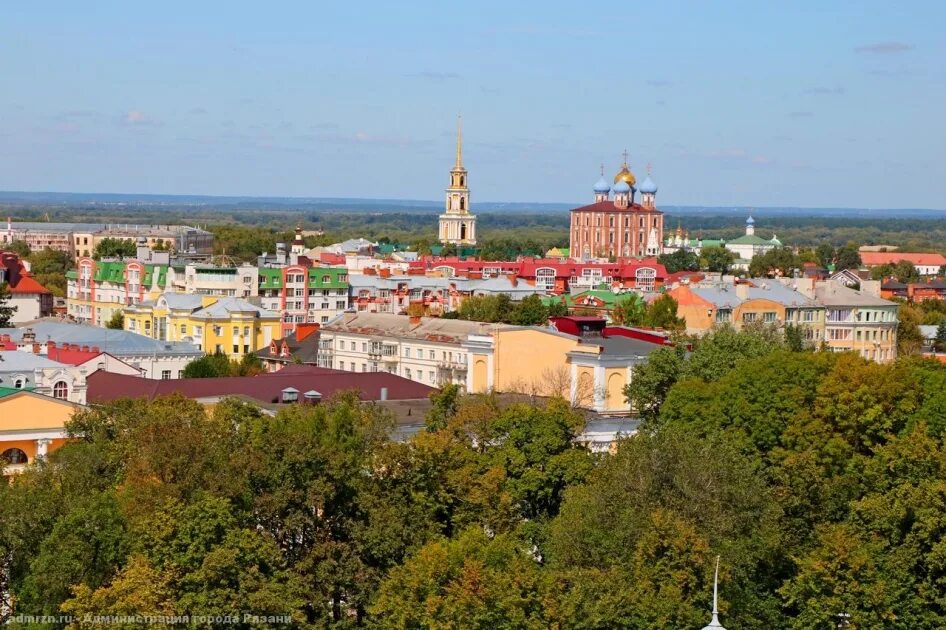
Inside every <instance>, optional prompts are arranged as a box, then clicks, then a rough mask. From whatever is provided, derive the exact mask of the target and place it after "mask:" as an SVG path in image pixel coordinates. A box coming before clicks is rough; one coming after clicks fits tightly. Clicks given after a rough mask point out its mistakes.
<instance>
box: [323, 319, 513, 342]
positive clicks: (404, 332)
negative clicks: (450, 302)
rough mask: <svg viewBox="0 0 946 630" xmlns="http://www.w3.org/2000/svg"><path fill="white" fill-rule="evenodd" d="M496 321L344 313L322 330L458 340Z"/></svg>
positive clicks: (429, 339) (324, 331)
mask: <svg viewBox="0 0 946 630" xmlns="http://www.w3.org/2000/svg"><path fill="white" fill-rule="evenodd" d="M496 326H497V324H486V323H483V322H469V321H465V320H462V319H441V318H439V317H410V316H408V315H393V314H389V313H344V314H343V315H342V316H341V317H339V318H337V319H335V320H334V321H332V322H330V323H328V324H326V325H324V326H323V327H322V332H323V333H352V334H358V335H371V336H379V337H397V338H407V339H423V340H426V341H434V342H440V343H460V342H461V341H463V340H464V338H465V337H466V336H467V335H482V334H487V333H488V332H489V331H491V330H493V329H494V328H495V327H496Z"/></svg>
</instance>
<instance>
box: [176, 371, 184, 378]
mask: <svg viewBox="0 0 946 630" xmlns="http://www.w3.org/2000/svg"><path fill="white" fill-rule="evenodd" d="M177 377H178V378H184V370H178V371H177Z"/></svg>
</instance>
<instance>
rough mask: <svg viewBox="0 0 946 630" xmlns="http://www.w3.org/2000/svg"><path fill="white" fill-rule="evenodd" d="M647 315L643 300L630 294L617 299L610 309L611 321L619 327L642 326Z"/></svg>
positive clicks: (634, 294)
mask: <svg viewBox="0 0 946 630" xmlns="http://www.w3.org/2000/svg"><path fill="white" fill-rule="evenodd" d="M646 313H647V304H646V303H645V302H644V299H643V298H642V297H640V296H639V295H637V294H636V293H632V294H630V295H628V296H626V297H621V298H618V299H617V301H616V302H615V304H614V308H613V309H611V321H613V322H614V323H615V324H617V325H619V326H643V325H644V317H645V315H646Z"/></svg>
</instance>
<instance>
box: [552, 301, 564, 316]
mask: <svg viewBox="0 0 946 630" xmlns="http://www.w3.org/2000/svg"><path fill="white" fill-rule="evenodd" d="M548 309H549V317H565V316H566V315H568V307H567V306H566V305H565V302H563V301H561V300H555V301H554V302H552V303H551V304H549V305H548Z"/></svg>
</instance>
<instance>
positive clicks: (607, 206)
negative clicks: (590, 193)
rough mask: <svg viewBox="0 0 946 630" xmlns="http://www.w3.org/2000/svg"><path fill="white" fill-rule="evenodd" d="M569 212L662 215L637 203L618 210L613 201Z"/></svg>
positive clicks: (589, 205)
mask: <svg viewBox="0 0 946 630" xmlns="http://www.w3.org/2000/svg"><path fill="white" fill-rule="evenodd" d="M571 212H647V213H652V214H663V212H661V211H660V210H657V209H654V208H645V207H644V206H642V205H640V204H639V203H632V204H631V205H629V206H628V207H627V208H618V207H617V206H616V205H614V201H613V200H611V201H597V202H595V203H590V204H588V205H587V206H581V207H578V208H572V209H571Z"/></svg>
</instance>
